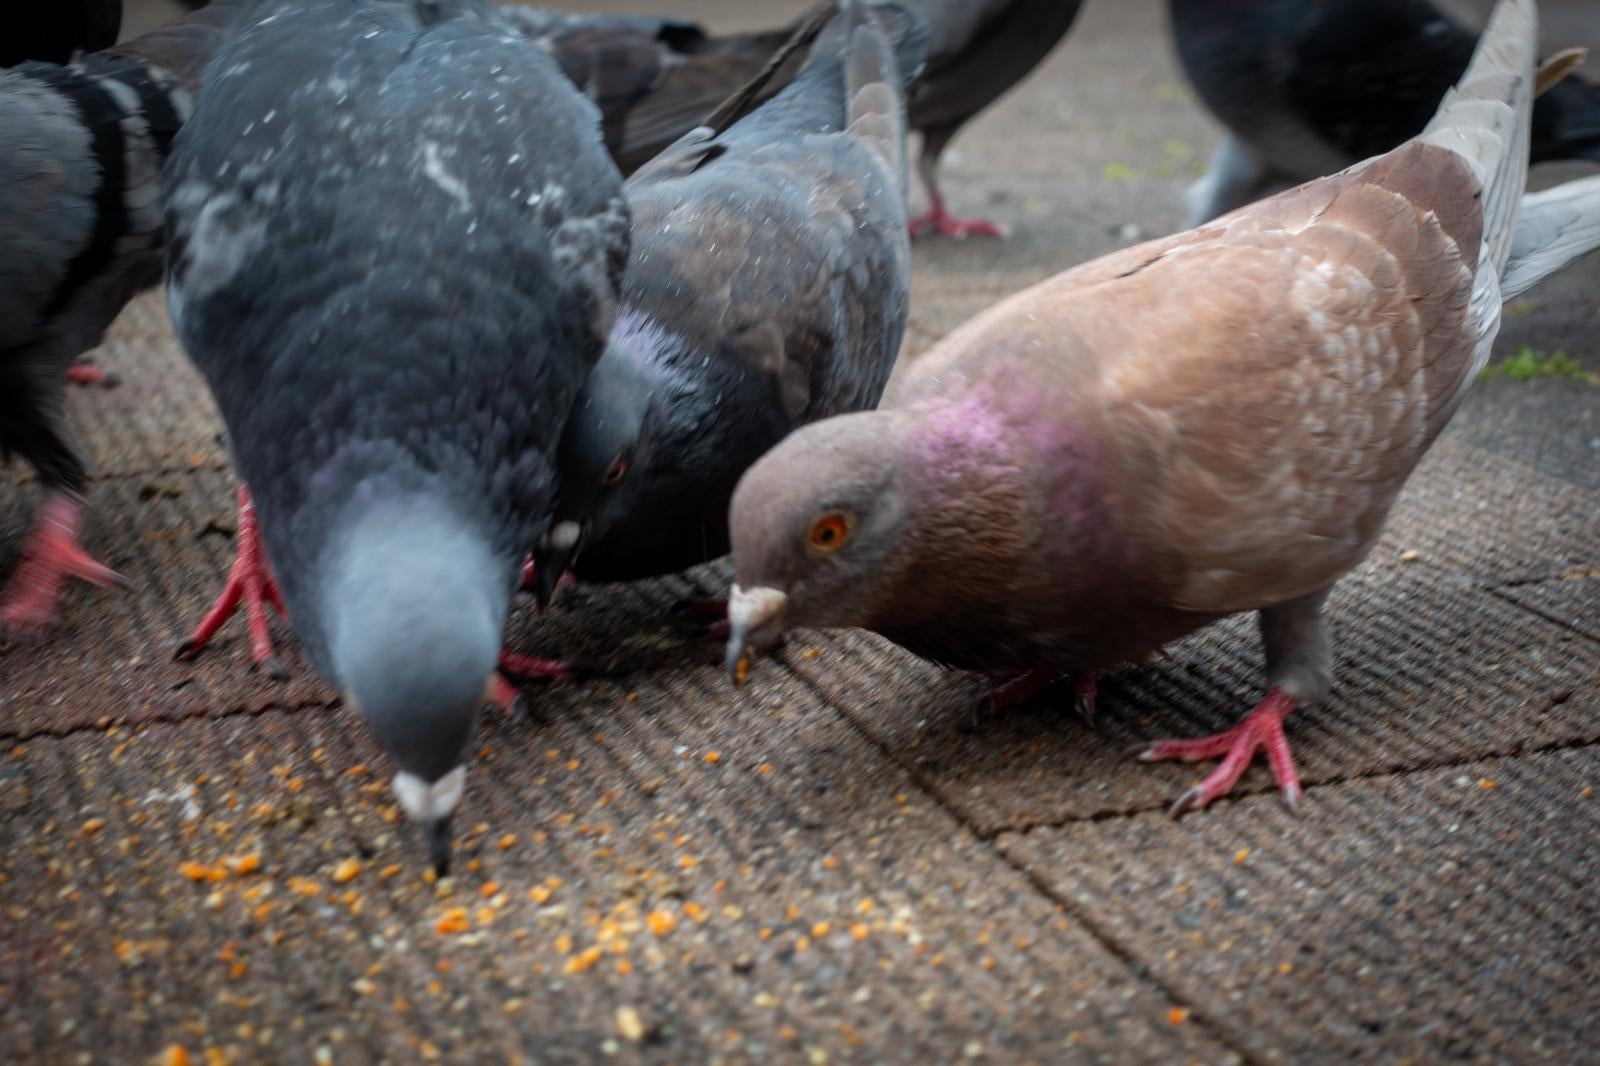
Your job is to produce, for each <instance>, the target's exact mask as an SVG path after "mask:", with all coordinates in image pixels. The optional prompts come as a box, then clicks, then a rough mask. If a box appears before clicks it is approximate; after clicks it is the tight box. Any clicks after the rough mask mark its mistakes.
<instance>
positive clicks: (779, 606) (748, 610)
mask: <svg viewBox="0 0 1600 1066" xmlns="http://www.w3.org/2000/svg"><path fill="white" fill-rule="evenodd" d="M788 603H789V597H788V595H787V594H785V593H782V592H779V591H778V590H777V589H773V588H765V587H763V586H760V585H758V586H756V587H755V588H751V589H742V588H740V587H739V586H738V585H735V586H733V592H732V593H731V594H730V595H729V596H728V651H727V656H726V660H725V664H726V666H727V668H728V676H729V677H731V678H733V683H734V684H735V685H743V684H744V681H745V678H746V677H747V676H748V675H749V673H750V661H751V659H753V658H754V657H755V655H756V654H757V653H758V652H762V651H766V650H767V649H768V648H770V647H772V646H773V645H774V644H776V643H777V642H778V638H779V637H780V636H782V635H783V609H784V608H785V607H786V606H788Z"/></svg>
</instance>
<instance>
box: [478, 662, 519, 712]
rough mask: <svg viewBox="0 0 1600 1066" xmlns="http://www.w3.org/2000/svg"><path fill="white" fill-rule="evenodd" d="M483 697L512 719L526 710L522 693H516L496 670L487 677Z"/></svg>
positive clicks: (512, 686) (514, 688)
mask: <svg viewBox="0 0 1600 1066" xmlns="http://www.w3.org/2000/svg"><path fill="white" fill-rule="evenodd" d="M483 695H484V698H485V699H487V700H488V701H489V702H490V703H492V704H494V705H495V706H496V707H499V708H500V709H501V710H502V711H504V712H505V713H506V714H507V715H509V716H510V717H512V718H518V717H520V716H521V715H522V714H523V713H524V712H525V711H526V710H527V704H526V702H525V701H524V700H523V698H522V693H520V692H518V691H517V688H516V686H515V685H513V684H512V683H511V682H510V681H507V680H506V675H505V674H502V673H501V672H500V671H498V670H496V671H495V672H494V673H492V674H490V675H489V687H488V688H486V689H485V690H484V693H483Z"/></svg>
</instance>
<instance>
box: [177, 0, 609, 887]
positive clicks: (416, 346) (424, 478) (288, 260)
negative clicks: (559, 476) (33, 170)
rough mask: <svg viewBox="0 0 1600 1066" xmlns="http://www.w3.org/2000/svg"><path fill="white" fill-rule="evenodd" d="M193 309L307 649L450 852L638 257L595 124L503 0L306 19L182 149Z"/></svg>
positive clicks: (236, 61)
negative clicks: (493, 693)
mask: <svg viewBox="0 0 1600 1066" xmlns="http://www.w3.org/2000/svg"><path fill="white" fill-rule="evenodd" d="M164 201H165V209H166V216H167V224H168V228H169V231H170V233H171V234H172V245H171V249H170V253H169V257H168V307H169V310H170V311H171V313H172V319H173V322H174V324H175V325H176V327H177V330H178V335H179V337H180V338H181V339H182V341H183V344H184V347H185V348H186V349H187V350H188V352H189V354H190V356H191V357H192V358H193V360H194V361H195V363H196V364H197V365H198V367H199V368H200V370H201V372H202V373H203V374H204V375H205V377H206V380H207V382H208V383H209V384H210V387H211V391H212V393H213V395H214V396H215V397H216V401H217V405H218V407H219V408H220V409H221V412H222V417H223V420H224V421H225V423H226V425H227V431H228V434H229V438H230V441H231V451H232V457H233V460H234V463H235V466H236V468H237V471H238V473H239V474H240V476H241V478H242V480H243V481H244V483H245V484H246V485H248V486H249V495H250V498H251V499H252V500H253V502H254V505H255V511H254V513H252V514H251V515H250V516H249V517H250V526H251V528H252V529H256V528H258V529H259V544H256V545H247V544H245V543H243V541H244V540H245V538H244V537H243V536H242V535H243V533H244V532H245V529H246V523H245V522H244V521H241V523H240V531H241V544H240V551H241V553H244V552H245V551H246V549H247V547H253V548H254V549H257V550H258V552H259V550H260V549H264V556H260V555H259V554H258V559H259V562H260V563H261V564H263V565H264V564H265V563H266V561H267V560H270V564H271V572H272V575H273V576H274V577H275V578H276V581H277V585H278V587H279V588H281V590H282V601H283V604H284V606H285V607H286V608H287V610H288V615H289V618H290V619H291V620H292V622H293V625H294V628H295V631H296V632H297V634H298V635H299V637H300V639H301V642H302V643H303V645H304V647H305V650H306V652H307V654H308V656H309V657H310V659H311V661H312V662H313V664H314V665H315V666H316V667H317V669H318V670H319V671H320V672H321V673H322V675H323V676H324V677H326V678H327V679H328V680H329V681H330V682H331V683H332V684H334V685H335V686H336V687H337V688H338V689H339V690H340V691H341V692H342V693H343V694H344V695H345V698H346V700H347V701H348V703H349V704H350V705H351V706H352V707H354V708H356V709H357V710H358V711H359V712H360V714H361V715H362V716H363V717H364V718H365V719H366V721H367V723H368V724H369V725H370V726H371V727H372V729H373V731H374V732H375V734H376V735H377V738H378V740H379V741H380V742H381V743H382V744H383V746H384V748H385V749H386V750H387V751H388V753H389V755H390V757H391V758H392V759H393V761H394V762H395V764H396V766H397V768H398V773H397V775H396V777H395V779H394V790H395V793H396V796H397V798H398V799H399V802H400V805H401V807H402V808H403V809H404V810H405V811H406V813H407V814H408V815H409V816H410V817H411V818H412V819H414V820H415V821H417V822H419V823H420V824H421V826H422V827H423V830H424V833H425V836H426V839H427V841H428V846H429V853H430V857H431V859H432V861H433V863H434V865H435V867H436V868H438V869H441V870H443V869H444V868H446V867H447V865H448V861H449V852H450V844H449V824H450V818H451V815H452V813H453V811H454V810H455V809H456V807H457V805H458V803H459V802H460V799H461V795H462V791H463V788H464V784H465V774H466V766H465V762H466V759H467V752H468V748H469V742H470V740H471V737H472V733H473V731H474V727H475V723H476V720H477V716H478V711H479V706H480V703H481V702H482V699H483V695H484V692H485V688H486V685H487V684H489V682H490V681H491V678H492V677H493V673H494V667H495V659H496V655H497V652H498V650H499V647H500V639H501V630H502V628H503V626H504V622H505V617H506V613H507V610H508V608H509V606H510V603H511V598H512V594H513V592H514V590H515V587H516V584H517V578H518V571H519V565H520V562H521V559H522V556H523V553H524V552H525V551H526V548H527V546H528V545H529V544H531V543H533V542H534V541H536V540H537V539H538V538H539V537H540V535H542V534H543V532H544V529H545V525H546V523H547V521H548V516H549V513H550V507H551V501H552V496H553V492H554V488H555V471H554V464H553V458H554V453H555V447H556V442H557V439H558V437H559V435H560V432H561V428H562V425H563V423H564V422H565V420H566V416H567V412H568V410H569V408H570V407H571V405H572V399H573V397H574V395H575V394H576V392H577V389H578V386H579V385H580V384H581V383H582V380H583V377H584V375H585V374H586V373H587V371H588V369H589V367H590V366H591V365H593V363H594V361H595V360H596V359H597V358H599V355H600V350H601V348H602V347H603V346H604V343H605V337H606V334H607V333H608V331H609V330H610V327H611V322H612V318H613V316H614V313H615V303H616V296H617V286H618V283H619V282H620V280H621V276H622V268H623V266H624V264H625V262H626V258H627V248H628V213H627V203H626V200H625V199H624V198H623V195H622V181H621V177H620V175H618V173H617V171H616V168H615V166H613V165H612V163H611V160H610V159H609V158H608V157H607V156H606V154H605V149H604V148H603V146H602V145H601V143H600V133H599V119H598V115H597V114H596V112H595V109H594V107H593V106H592V105H591V104H590V103H589V102H588V101H587V100H584V99H583V98H582V97H581V96H580V95H579V94H578V93H577V92H576V90H574V89H573V87H572V85H571V83H570V82H568V81H567V80H566V78H564V77H563V76H562V74H561V72H560V71H559V70H558V69H557V68H556V66H555V64H554V63H553V62H552V61H551V60H550V59H549V57H548V56H546V55H545V54H544V53H543V52H541V51H539V50H538V49H537V48H535V47H534V46H533V45H532V44H530V43H529V42H528V41H527V40H526V38H524V37H522V36H521V35H520V34H518V33H516V32H515V30H513V29H512V27H511V26H510V24H509V23H507V22H505V21H504V20H503V19H502V18H500V16H499V15H498V13H497V11H496V8H495V5H494V4H493V3H492V2H491V0H437V2H430V0H278V2H277V3H273V4H264V5H261V6H260V7H258V8H257V9H256V10H255V11H253V12H252V14H251V16H250V17H249V19H248V20H247V21H246V23H245V24H244V26H243V27H242V28H241V29H240V30H239V31H238V32H237V33H236V34H235V36H234V37H233V38H232V39H231V40H230V41H229V42H228V43H227V45H226V46H225V47H224V48H223V50H222V51H221V53H220V54H219V55H218V56H217V58H216V60H215V61H214V62H213V64H212V66H211V67H210V69H209V70H208V72H207V81H206V86H205V90H204V91H203V92H202V93H201V95H200V97H199V100H198V102H197V105H196V108H195V112H194V116H193V118H192V119H191V120H190V122H189V124H188V125H187V126H185V127H184V130H183V132H182V133H181V134H180V135H179V137H178V139H177V142H176V144H175V145H174V147H173V154H172V159H171V160H170V162H169V164H168V173H167V181H166V189H165V194H164Z"/></svg>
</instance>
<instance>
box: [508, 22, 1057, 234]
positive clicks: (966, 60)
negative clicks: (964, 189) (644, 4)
mask: <svg viewBox="0 0 1600 1066" xmlns="http://www.w3.org/2000/svg"><path fill="white" fill-rule="evenodd" d="M897 3H898V4H899V5H901V6H904V7H905V8H908V9H910V10H911V11H912V12H913V13H915V14H917V15H919V16H921V17H922V19H923V21H924V22H925V23H926V24H927V26H928V31H929V39H928V45H927V63H926V65H925V66H924V67H923V69H922V73H921V75H920V76H919V77H918V78H917V80H916V82H915V84H914V85H913V86H912V88H911V91H910V93H909V98H908V104H907V106H908V113H909V117H908V124H909V126H910V128H911V129H913V130H915V131H917V132H919V133H921V134H922V137H923V140H922V151H921V155H920V157H919V159H918V163H917V173H918V175H919V176H920V177H921V179H922V183H923V186H924V188H925V189H926V191H927V194H928V200H929V202H930V208H929V210H928V211H927V212H926V213H925V214H923V215H919V216H918V217H917V218H915V219H913V220H911V222H910V225H911V230H912V233H913V235H921V234H938V235H940V236H944V237H955V238H964V237H996V236H1002V235H1003V234H1004V233H1005V228H1004V227H1003V226H1000V225H997V224H996V223H993V222H987V221H984V220H982V219H962V218H957V217H955V216H954V215H952V214H950V211H949V209H948V207H947V206H946V204H945V199H944V195H943V193H942V192H940V189H939V180H938V170H939V159H940V156H941V155H943V153H944V150H945V148H946V147H947V146H948V145H949V144H950V142H951V140H953V139H954V138H955V136H956V134H957V133H959V132H960V130H961V128H962V127H963V126H965V125H966V124H967V122H969V121H970V120H971V119H973V118H974V117H976V116H977V115H978V114H980V113H981V112H982V111H984V110H985V109H986V108H988V107H989V105H991V104H993V103H994V102H995V101H996V100H998V99H999V98H1000V97H1001V96H1002V95H1004V94H1005V93H1006V92H1007V91H1008V90H1009V89H1011V88H1012V87H1014V86H1015V85H1016V84H1017V83H1018V82H1020V81H1021V80H1022V79H1023V78H1024V77H1026V76H1027V75H1028V74H1029V73H1030V72H1031V71H1032V70H1033V69H1034V68H1035V67H1037V66H1038V65H1039V64H1040V63H1041V62H1042V61H1043V60H1044V58H1045V57H1046V56H1047V55H1049V54H1050V52H1051V51H1052V50H1053V49H1054V48H1055V46H1056V45H1057V44H1059V43H1060V41H1061V39H1062V38H1063V37H1065V36H1066V34H1067V31H1068V30H1070V29H1071V28H1072V23H1073V21H1074V20H1075V19H1076V18H1077V15H1078V8H1079V7H1080V6H1081V5H1080V2H1079V0H897ZM513 10H515V11H516V12H517V14H516V15H515V17H516V18H517V19H518V20H519V24H520V25H522V26H523V27H524V28H525V30H526V32H528V33H529V34H530V36H532V37H534V39H536V40H538V41H540V42H541V43H542V44H543V45H544V46H545V47H547V48H549V49H550V50H551V51H552V52H553V53H554V54H555V55H556V56H557V57H558V58H559V59H560V60H561V63H562V66H563V68H564V69H566V70H567V71H568V73H569V74H570V75H571V76H572V77H573V78H574V80H576V81H577V82H578V83H579V84H580V85H582V86H584V87H585V88H586V89H587V90H588V91H590V92H591V93H592V94H594V95H596V96H597V97H598V98H599V99H600V100H601V101H602V104H601V107H602V111H603V112H604V114H605V116H606V141H607V143H608V144H609V145H611V146H612V150H613V152H614V153H615V155H616V158H617V162H618V165H620V166H621V167H622V168H623V171H624V173H627V172H630V171H631V170H632V169H633V168H634V167H636V166H639V165H640V164H641V163H642V162H644V160H645V159H648V158H649V157H650V156H652V155H653V154H654V152H655V151H656V150H658V149H659V147H660V146H664V145H665V144H668V143H670V142H672V141H674V140H676V139H677V138H678V137H679V136H680V135H682V134H684V133H686V132H688V131H689V130H690V129H692V128H694V127H695V126H698V125H700V124H701V123H702V122H704V121H705V119H706V117H707V116H708V115H709V114H710V113H711V111H712V109H713V107H714V106H715V104H716V103H718V102H719V101H720V100H721V99H722V98H724V97H727V96H730V95H732V94H733V93H734V92H735V91H736V90H738V89H739V88H740V87H741V86H742V85H743V84H744V83H745V82H746V81H747V80H748V79H749V78H750V77H751V76H752V75H753V74H754V73H755V72H756V71H757V70H759V69H760V68H761V62H760V61H761V60H763V59H765V58H767V57H768V56H770V55H771V54H772V52H773V51H774V50H776V49H777V48H778V46H779V45H781V44H783V43H784V42H786V41H788V40H790V39H791V36H792V34H793V33H795V32H797V30H798V27H799V25H800V24H799V23H795V24H792V25H790V26H788V27H785V28H783V29H781V30H778V31H775V32H771V33H764V34H746V35H738V36H730V37H725V38H714V37H708V36H706V35H705V34H704V33H703V31H700V30H699V29H698V27H693V26H690V25H687V24H684V23H676V22H672V21H670V20H666V19H654V18H649V17H642V16H619V15H570V16H569V15H553V14H549V13H546V12H541V11H538V10H537V9H526V8H519V9H513ZM802 21H804V20H802ZM798 69H799V64H798V63H786V64H783V65H782V66H781V67H780V68H779V69H777V70H774V71H772V72H771V73H772V77H771V80H770V82H769V83H768V84H767V87H766V90H765V93H764V95H761V96H758V97H757V98H756V102H760V100H762V99H765V98H766V97H767V96H770V95H771V94H772V93H774V92H776V91H777V90H779V89H781V88H782V87H783V86H784V85H786V84H787V83H788V81H789V80H790V79H791V78H792V77H793V76H794V74H795V72H796V71H798Z"/></svg>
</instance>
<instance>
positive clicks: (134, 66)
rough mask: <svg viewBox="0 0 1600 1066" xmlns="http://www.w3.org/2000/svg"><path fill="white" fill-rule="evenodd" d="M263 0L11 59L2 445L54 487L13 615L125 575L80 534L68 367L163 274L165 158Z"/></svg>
mask: <svg viewBox="0 0 1600 1066" xmlns="http://www.w3.org/2000/svg"><path fill="white" fill-rule="evenodd" d="M249 2H250V0H218V2H217V3H215V4H213V5H212V6H211V7H210V8H209V9H207V10H206V11H204V12H201V13H199V14H196V15H191V16H189V17H188V18H186V19H183V20H181V21H180V22H177V23H174V24H173V25H171V26H168V27H164V28H162V29H160V30H156V31H154V32H152V33H150V34H147V35H145V36H143V37H139V38H136V39H134V40H132V41H130V42H128V43H126V44H124V45H121V46H119V47H116V48H111V49H108V50H106V51H103V52H96V53H93V54H90V55H85V56H82V57H80V58H79V59H78V60H76V61H74V62H73V63H71V64H70V65H67V66H60V65H57V64H53V63H38V62H26V63H22V64H20V65H18V66H16V67H12V68H10V69H8V70H4V71H0V201H3V202H4V203H5V205H6V207H5V217H6V224H5V227H4V229H3V230H0V453H4V452H12V451H14V452H16V453H17V454H19V455H21V456H22V457H23V458H24V459H26V460H27V461H28V462H30V463H32V464H33V466H34V467H35V469H37V470H38V472H39V483H40V485H41V487H42V488H43V489H44V491H45V500H44V503H43V505H42V507H41V508H40V513H39V518H38V521H37V523H36V525H35V526H34V529H33V532H32V533H31V534H30V536H29V539H28V542H27V544H26V546H25V547H24V548H23V552H22V557H21V561H20V563H19V565H18V568H17V570H16V573H15V574H13V576H12V578H11V581H10V583H9V584H7V585H6V587H5V589H4V591H3V592H0V628H5V629H14V630H26V631H37V630H40V629H43V628H45V627H47V626H49V625H50V624H51V623H52V622H53V621H54V619H55V617H56V612H57V604H58V601H59V599H60V595H61V589H62V586H63V585H64V584H65V582H66V580H67V579H68V578H81V579H83V580H86V581H91V582H94V583H96V584H102V585H104V584H109V583H111V582H112V581H114V580H116V575H115V574H113V573H112V572H111V571H110V570H108V569H106V568H105V567H104V566H101V565H100V564H99V563H97V562H95V561H94V560H93V559H91V558H90V557H89V556H88V554H87V553H86V552H84V550H83V549H82V548H81V547H80V546H79V543H78V532H79V529H80V527H81V525H82V520H83V490H84V484H85V471H84V466H83V459H82V457H81V456H80V455H79V454H78V450H77V447H76V446H75V444H74V443H73V441H72V435H71V432H70V431H69V430H68V428H67V424H66V418H65V409H64V408H65V395H64V393H65V384H66V378H65V376H64V375H65V374H66V373H67V371H68V368H69V367H71V366H72V363H73V360H74V359H76V358H77V357H78V355H79V354H80V353H82V352H83V351H84V350H85V349H88V348H92V347H93V346H94V345H96V344H98V343H99V342H100V338H101V336H102V335H103V334H104V333H105V330H106V327H107V326H109V325H110V324H111V321H112V320H113V319H114V318H116V317H117V315H118V313H120V312H121V310H122V308H123V306H124V305H125V304H126V303H127V302H128V301H129V300H130V299H132V298H133V297H134V296H135V295H137V294H138V293H139V292H140V291H142V290H144V289H146V288H149V287H150V286H152V285H154V284H155V283H156V282H158V281H160V280H161V246H162V230H161V211H160V208H159V206H158V205H157V203H156V195H157V186H158V184H159V175H160V171H161V164H162V161H163V160H164V159H165V158H166V155H167V151H168V148H169V147H170V145H171V142H172V138H173V135H174V134H176V133H177V131H178V127H179V126H180V125H181V124H182V122H183V120H184V117H185V116H187V115H188V113H189V106H190V92H191V91H192V90H193V88H194V87H195V84H196V82H195V74H196V72H197V71H198V69H199V66H200V64H203V63H204V62H205V61H206V60H207V59H209V58H210V56H211V54H212V52H213V51H214V50H215V49H216V47H217V45H218V44H219V43H220V42H221V40H222V38H223V37H224V36H225V34H226V32H227V29H228V27H229V26H230V25H231V24H232V23H233V21H234V20H235V19H237V18H238V17H239V15H240V13H241V12H242V11H243V9H244V8H245V7H246V6H247V5H248V3H249ZM16 6H18V7H30V8H31V7H36V6H39V5H16Z"/></svg>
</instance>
